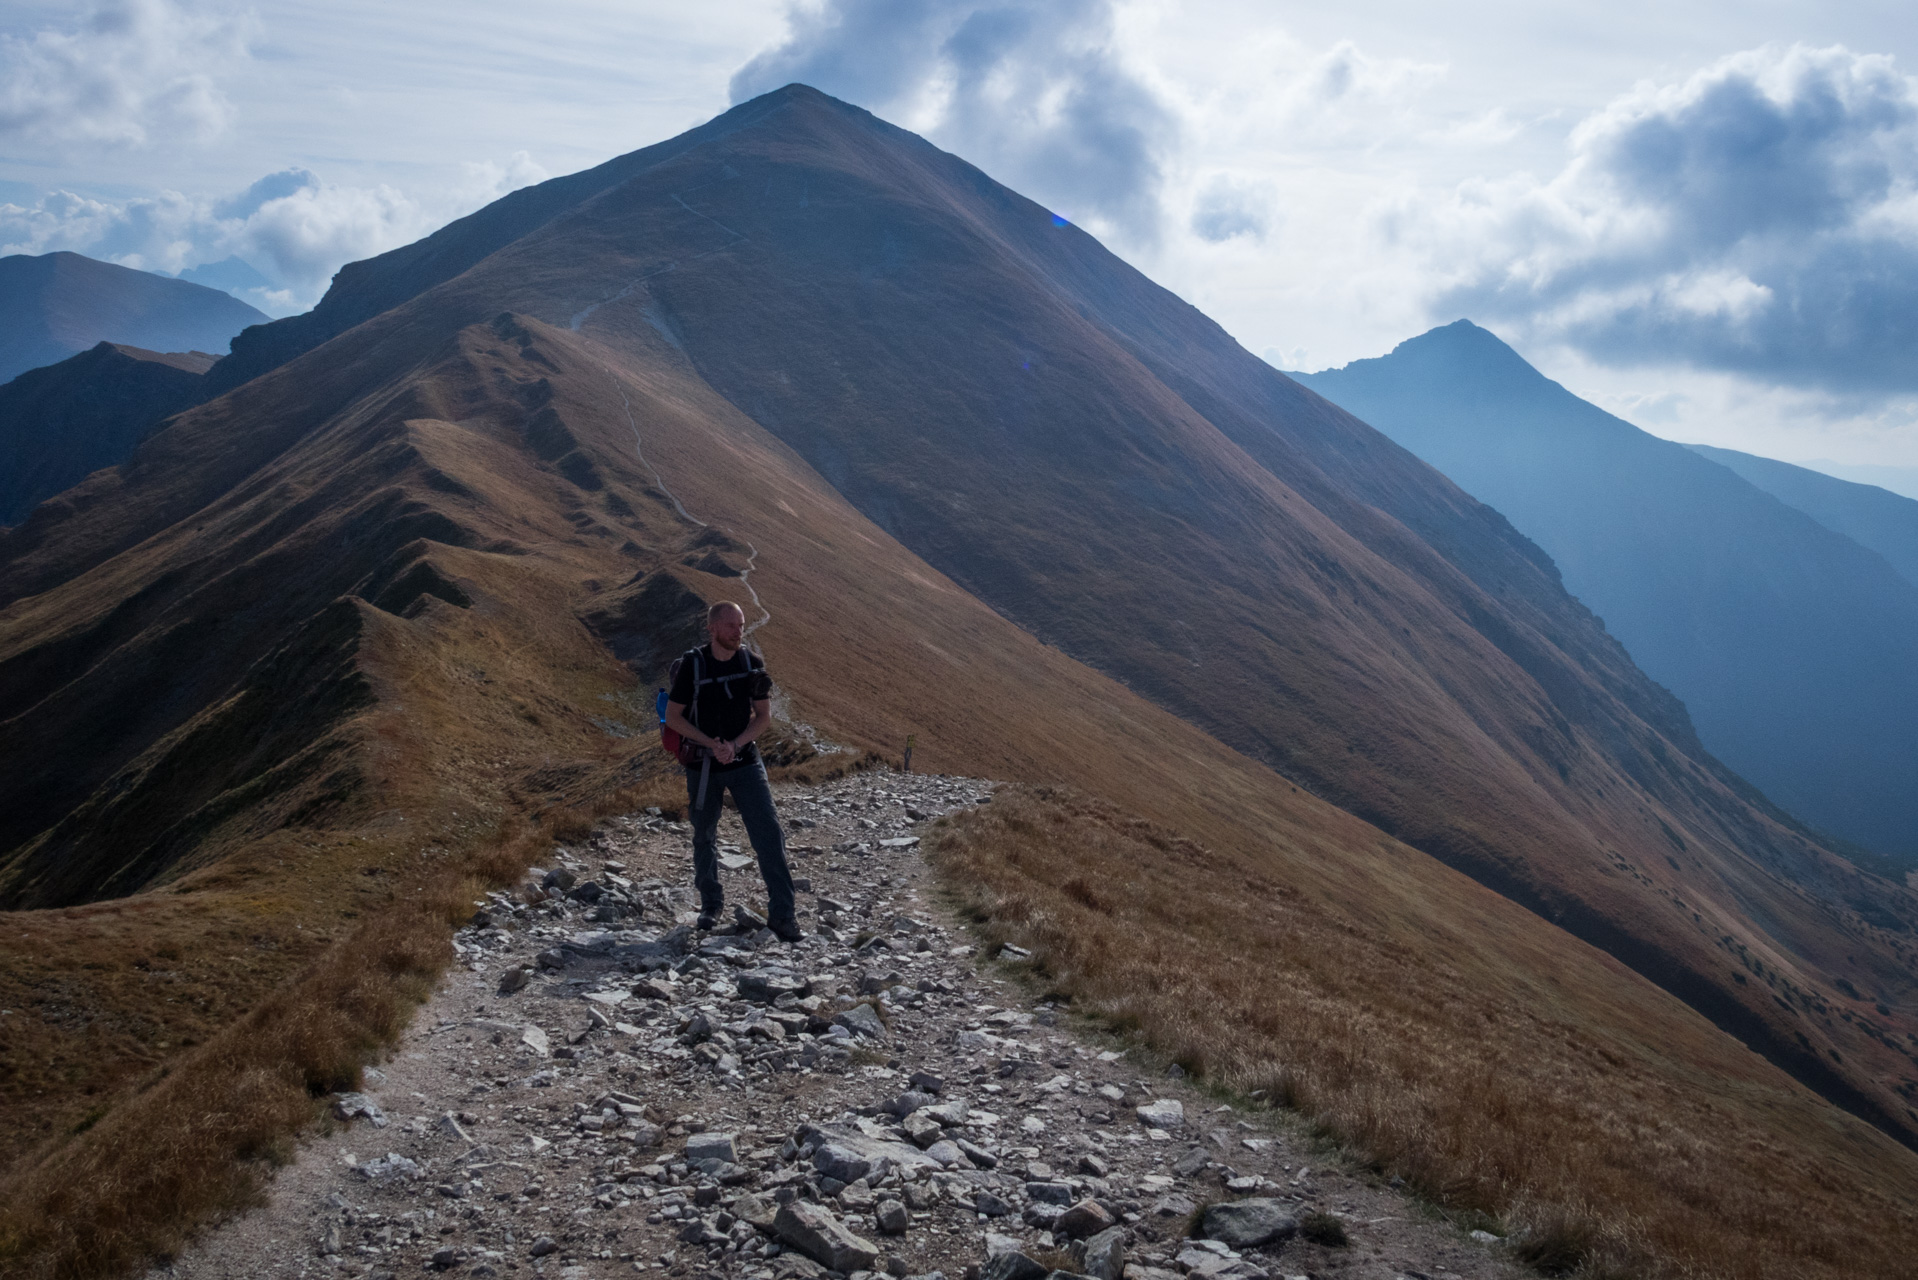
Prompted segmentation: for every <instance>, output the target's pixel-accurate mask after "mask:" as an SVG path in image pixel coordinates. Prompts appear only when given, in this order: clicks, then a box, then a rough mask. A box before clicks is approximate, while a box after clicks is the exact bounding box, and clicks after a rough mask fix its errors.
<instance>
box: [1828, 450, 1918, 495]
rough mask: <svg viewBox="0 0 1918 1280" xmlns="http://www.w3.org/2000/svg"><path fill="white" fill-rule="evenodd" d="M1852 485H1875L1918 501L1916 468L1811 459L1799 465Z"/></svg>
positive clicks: (1917, 470) (1917, 471)
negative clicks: (1846, 481)
mask: <svg viewBox="0 0 1918 1280" xmlns="http://www.w3.org/2000/svg"><path fill="white" fill-rule="evenodd" d="M1800 465H1801V466H1803V467H1805V468H1806V469H1807V470H1811V471H1820V472H1823V473H1824V474H1825V475H1828V476H1834V477H1836V478H1838V479H1840V480H1850V481H1851V482H1852V483H1854V484H1870V485H1877V486H1878V487H1879V488H1881V489H1889V490H1891V491H1892V492H1893V493H1895V494H1898V495H1900V496H1901V497H1906V498H1911V499H1913V500H1918V467H1888V466H1880V465H1874V464H1871V463H1860V462H1833V461H1831V460H1830V459H1829V458H1811V459H1808V460H1807V461H1805V462H1803V463H1801V464H1800Z"/></svg>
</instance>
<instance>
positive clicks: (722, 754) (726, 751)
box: [713, 742, 739, 764]
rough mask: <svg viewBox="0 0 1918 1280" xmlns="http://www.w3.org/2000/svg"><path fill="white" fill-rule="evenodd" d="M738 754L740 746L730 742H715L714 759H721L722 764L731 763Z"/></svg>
mask: <svg viewBox="0 0 1918 1280" xmlns="http://www.w3.org/2000/svg"><path fill="white" fill-rule="evenodd" d="M738 754H739V748H737V747H735V746H733V744H732V743H730V742H715V743H714V744H713V759H715V760H717V761H719V763H721V764H731V763H732V762H733V758H734V757H735V756H737V755H738Z"/></svg>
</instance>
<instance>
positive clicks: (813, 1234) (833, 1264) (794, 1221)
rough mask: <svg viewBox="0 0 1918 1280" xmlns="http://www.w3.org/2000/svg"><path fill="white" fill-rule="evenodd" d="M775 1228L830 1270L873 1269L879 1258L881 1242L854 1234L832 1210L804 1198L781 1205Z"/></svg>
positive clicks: (797, 1247) (784, 1239) (787, 1241)
mask: <svg viewBox="0 0 1918 1280" xmlns="http://www.w3.org/2000/svg"><path fill="white" fill-rule="evenodd" d="M773 1231H774V1233H775V1234H776V1235H778V1237H779V1238H780V1240H781V1241H783V1242H784V1243H786V1244H788V1245H790V1246H792V1247H793V1248H795V1249H797V1250H799V1252H801V1253H803V1254H805V1255H806V1256H807V1257H809V1258H811V1259H812V1260H813V1261H814V1262H817V1263H818V1264H819V1265H820V1266H822V1267H825V1268H826V1269H827V1270H828V1271H839V1272H844V1273H848V1274H850V1273H851V1272H854V1271H870V1270H871V1269H872V1264H873V1263H874V1262H876V1261H877V1260H878V1258H879V1246H878V1245H875V1244H873V1243H872V1242H871V1241H870V1240H866V1239H864V1238H862V1237H860V1236H857V1235H854V1234H853V1233H852V1232H851V1231H850V1230H848V1229H847V1228H846V1225H845V1224H844V1223H842V1222H840V1221H839V1219H838V1218H836V1217H834V1216H833V1214H832V1211H831V1210H829V1209H827V1208H825V1207H823V1206H821V1205H816V1204H812V1203H810V1202H808V1201H805V1200H794V1201H792V1202H790V1203H788V1204H785V1205H782V1206H780V1209H779V1212H778V1214H777V1215H776V1216H775V1217H774V1219H773Z"/></svg>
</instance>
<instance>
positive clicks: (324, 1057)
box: [0, 773, 684, 1280]
mask: <svg viewBox="0 0 1918 1280" xmlns="http://www.w3.org/2000/svg"><path fill="white" fill-rule="evenodd" d="M683 790H684V784H683V782H682V781H681V780H680V778H679V777H677V776H676V775H667V774H663V773H662V774H657V775H655V776H652V777H650V778H647V779H644V780H642V781H641V782H639V783H638V784H637V785H635V786H632V787H627V788H622V789H618V790H608V791H605V792H602V793H601V794H600V795H599V796H598V797H596V798H595V800H594V801H592V802H590V803H588V804H585V805H575V806H569V807H566V808H563V809H553V810H549V811H547V812H546V813H544V814H542V815H541V820H540V821H539V822H536V823H535V822H527V821H522V822H519V823H517V824H516V829H515V830H514V831H513V832H512V833H511V834H510V835H508V836H506V837H504V838H503V839H501V840H499V841H498V842H497V843H495V844H494V845H492V846H491V847H489V848H487V849H485V850H483V851H482V852H480V853H479V854H477V855H476V856H474V857H473V858H471V859H470V860H468V861H467V863H466V865H465V866H464V867H463V868H462V869H461V870H460V871H459V872H457V873H455V874H453V875H448V874H446V872H445V870H444V869H443V868H432V869H423V870H422V871H420V872H419V873H417V874H416V875H415V876H413V877H412V878H411V880H410V881H408V882H406V883H403V884H400V885H398V886H395V889H394V892H393V894H392V896H391V898H390V899H389V901H388V902H387V903H386V905H385V906H384V907H383V908H382V909H380V910H378V911H377V912H376V913H374V914H373V915H371V917H370V918H367V919H365V920H363V921H362V922H361V923H360V924H359V925H358V927H356V928H354V929H353V930H351V931H350V932H348V933H346V934H345V935H344V936H342V937H341V938H339V939H338V940H337V941H335V942H334V943H333V944H332V945H331V946H329V947H328V948H327V949H326V950H325V951H324V952H322V953H321V954H320V955H319V956H318V957H317V958H316V959H315V960H314V961H313V962H312V963H311V964H310V965H308V966H307V967H306V969H305V970H304V971H303V972H301V973H299V974H298V975H297V976H296V977H294V978H293V980H292V981H290V982H288V983H286V984H285V985H284V986H282V987H280V988H279V989H278V990H276V991H274V992H273V993H272V994H271V995H269V996H267V997H266V998H265V999H264V1000H262V1001H261V1002H259V1003H258V1004H257V1005H255V1006H254V1007H253V1008H252V1009H251V1010H250V1011H249V1012H248V1013H247V1014H246V1015H245V1016H244V1017H242V1018H240V1019H239V1020H238V1021H236V1022H234V1023H232V1024H230V1025H228V1026H227V1027H225V1028H224V1029H223V1030H221V1031H219V1032H217V1033H215V1034H214V1035H213V1036H212V1037H211V1038H210V1039H209V1040H208V1041H207V1042H206V1043H205V1044H203V1045H201V1046H199V1047H198V1048H196V1049H194V1050H192V1051H191V1052H188V1053H185V1054H182V1055H178V1056H176V1057H174V1058H173V1059H172V1060H170V1061H169V1062H167V1063H166V1064H165V1065H164V1066H162V1067H161V1068H160V1069H158V1070H157V1071H156V1072H154V1073H153V1075H152V1077H151V1078H150V1079H149V1080H147V1081H146V1082H145V1083H144V1084H143V1085H142V1086H141V1087H139V1088H138V1089H137V1091H136V1092H134V1093H133V1094H132V1096H130V1097H127V1098H124V1099H122V1100H120V1101H119V1102H118V1105H116V1106H114V1107H112V1108H111V1109H110V1110H109V1111H107V1112H106V1114H105V1116H104V1118H102V1119H101V1120H100V1121H99V1122H98V1123H97V1124H94V1125H91V1126H89V1127H88V1128H86V1129H85V1130H84V1131H83V1132H81V1133H80V1134H77V1135H73V1136H72V1137H70V1138H68V1139H66V1140H64V1141H59V1142H56V1143H54V1144H52V1146H51V1147H50V1149H47V1150H43V1151H40V1152H37V1153H32V1154H30V1155H29V1156H28V1157H27V1158H26V1159H25V1160H23V1161H21V1162H20V1166H19V1168H18V1169H17V1170H16V1171H15V1172H14V1174H13V1176H11V1177H9V1178H8V1179H6V1181H5V1182H4V1183H0V1274H5V1275H7V1276H10V1277H11V1276H21V1277H36V1278H44V1280H66V1278H68V1277H90V1276H101V1275H113V1274H119V1273H124V1272H126V1271H128V1270H130V1269H132V1268H134V1267H136V1266H138V1265H139V1264H141V1263H143V1262H145V1261H147V1260H149V1259H151V1258H154V1257H164V1256H166V1255H168V1254H170V1253H171V1252H173V1251H174V1250H176V1249H177V1248H179V1246H180V1245H181V1244H182V1243H183V1242H184V1241H185V1240H186V1238H187V1237H188V1235H189V1234H190V1233H191V1232H192V1231H193V1230H194V1229H195V1228H197V1227H199V1226H201V1225H203V1224H204V1223H206V1222H207V1221H208V1220H209V1219H211V1218H214V1217H216V1216H218V1215H220V1214H223V1213H227V1212H231V1211H233V1210H236V1209H239V1208H242V1207H245V1206H246V1205H248V1204H250V1203H253V1202H254V1201H255V1200H256V1198H257V1196H258V1193H259V1189H260V1187H261V1184H262V1181H263V1179H264V1177H265V1176H266V1175H267V1174H268V1172H269V1171H270V1169H271V1168H272V1167H273V1166H274V1165H275V1164H277V1163H280V1162H282V1161H283V1160H284V1158H285V1157H286V1155H287V1154H288V1153H289V1152H290V1150H291V1144H292V1141H293V1140H294V1139H295V1137H296V1136H297V1135H298V1134H299V1133H300V1131H301V1130H302V1129H304V1128H306V1127H308V1126H310V1125H311V1124H312V1123H313V1122H314V1121H315V1120H316V1119H317V1118H318V1117H319V1115H320V1112H321V1106H322V1102H321V1100H322V1099H323V1098H324V1097H325V1095H327V1094H329V1093H332V1092H335V1091H337V1090H342V1089H351V1088H357V1087H358V1085H359V1081H360V1071H361V1068H362V1067H364V1066H365V1065H367V1064H368V1063H369V1062H371V1061H372V1060H374V1058H375V1057H376V1056H377V1055H378V1054H379V1053H380V1051H381V1050H382V1049H384V1048H386V1047H388V1046H390V1045H391V1044H392V1043H393V1042H394V1041H395V1040H396V1039H397V1038H398V1036H399V1034H400V1032H401V1031H402V1030H403V1029H404V1028H405V1026H406V1023H407V1021H408V1019H409V1018H410V1017H411V1015H412V1011H413V1009H414V1008H415V1006H417V1005H418V1004H419V1003H420V1002H421V1001H423V1000H424V999H425V998H426V996H427V995H428V994H429V993H430V992H431V990H432V987H433V984H434V982H435V980H436V979H437V978H438V976H439V974H440V972H441V971H442V970H443V969H444V968H445V967H446V965H447V963H448V962H449V961H450V960H451V959H452V948H451V946H450V945H449V938H450V935H451V933H452V931H453V929H455V928H457V927H458V926H459V925H460V924H462V923H464V922H465V921H466V919H467V918H468V917H470V916H471V915H472V912H473V902H474V899H475V896H476V895H477V894H479V893H480V892H482V891H483V890H485V889H490V888H499V887H502V886H506V885H510V884H511V883H513V882H514V881H515V880H516V879H517V878H518V877H519V875H520V873H521V872H522V871H523V870H524V869H525V868H526V867H527V866H529V865H530V864H531V863H532V862H534V861H535V860H536V859H538V858H539V857H541V856H542V855H544V854H545V853H546V851H547V850H549V849H550V848H551V847H552V846H553V845H554V843H555V842H568V841H576V840H580V839H583V838H585V837H586V836H587V835H589V834H590V833H591V831H592V829H593V827H594V824H595V821H596V820H597V819H598V818H600V817H603V816H605V815H606V814H609V813H624V812H629V811H631V810H633V809H636V808H644V807H646V806H647V805H661V806H662V807H668V808H669V807H670V806H671V805H672V804H673V802H674V797H675V795H681V796H682V800H681V802H682V803H683Z"/></svg>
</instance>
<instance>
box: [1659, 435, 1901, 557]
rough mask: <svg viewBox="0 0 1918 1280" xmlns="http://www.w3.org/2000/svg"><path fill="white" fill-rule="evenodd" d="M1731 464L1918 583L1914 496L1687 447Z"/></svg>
mask: <svg viewBox="0 0 1918 1280" xmlns="http://www.w3.org/2000/svg"><path fill="white" fill-rule="evenodd" d="M1685 447H1686V448H1687V449H1690V450H1691V451H1692V452H1693V453H1696V454H1698V455H1699V456H1701V457H1705V458H1710V459H1711V460H1712V461H1713V462H1716V463H1718V464H1719V465H1720V466H1724V467H1729V468H1731V470H1733V471H1735V472H1737V473H1738V474H1739V475H1740V476H1742V477H1744V478H1745V479H1746V480H1747V481H1749V482H1750V483H1752V484H1754V485H1757V486H1758V487H1759V488H1760V489H1763V490H1764V491H1765V492H1766V493H1769V494H1770V495H1771V496H1772V497H1774V498H1777V499H1778V500H1779V501H1780V502H1782V503H1784V504H1785V505H1786V506H1789V507H1795V508H1796V509H1798V510H1800V511H1803V512H1804V513H1805V514H1806V515H1808V516H1810V517H1811V518H1812V519H1814V520H1816V521H1818V523H1820V524H1822V525H1824V526H1825V527H1826V528H1827V529H1830V530H1831V531H1832V532H1834V533H1842V534H1844V535H1845V536H1846V537H1847V538H1850V539H1851V540H1852V541H1853V542H1856V543H1858V544H1859V545H1860V546H1862V547H1866V548H1869V549H1870V550H1872V551H1875V552H1877V553H1878V554H1879V555H1881V556H1883V557H1884V558H1885V560H1886V561H1887V562H1889V563H1890V565H1891V567H1892V568H1893V569H1895V570H1896V571H1897V572H1898V574H1899V576H1900V577H1902V578H1904V579H1905V581H1907V582H1909V583H1911V584H1912V585H1913V586H1918V500H1914V499H1911V498H1907V497H1905V496H1904V495H1903V494H1901V493H1896V492H1894V491H1893V490H1890V489H1886V488H1882V487H1880V486H1878V485H1872V484H1861V483H1859V482H1857V481H1854V480H1845V479H1841V478H1839V477H1837V476H1829V475H1826V474H1825V473H1824V472H1822V471H1814V470H1812V469H1811V468H1809V467H1800V466H1794V465H1792V464H1791V463H1789V462H1778V461H1775V460H1773V459H1771V458H1761V457H1759V456H1757V455H1756V454H1750V453H1741V452H1739V451H1738V450H1736V449H1720V448H1715V447H1713V446H1712V445H1708V444H1688V445H1686V446H1685Z"/></svg>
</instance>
